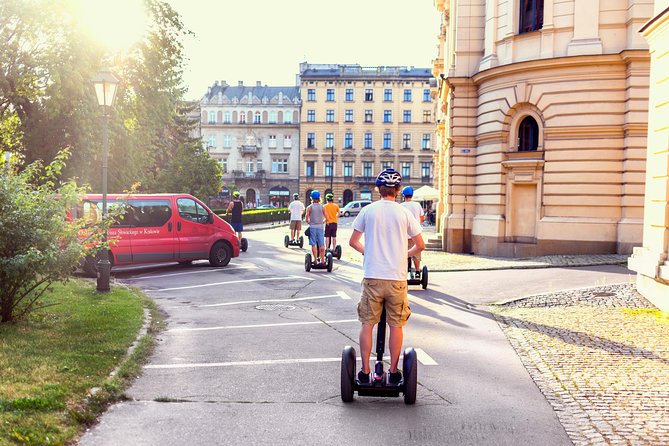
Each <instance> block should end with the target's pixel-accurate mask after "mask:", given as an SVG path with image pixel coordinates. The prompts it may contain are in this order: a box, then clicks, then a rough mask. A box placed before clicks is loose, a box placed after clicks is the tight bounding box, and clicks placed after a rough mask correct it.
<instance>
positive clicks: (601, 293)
mask: <svg viewBox="0 0 669 446" xmlns="http://www.w3.org/2000/svg"><path fill="white" fill-rule="evenodd" d="M592 295H593V296H594V297H614V296H615V295H616V293H611V292H608V291H598V292H596V293H592Z"/></svg>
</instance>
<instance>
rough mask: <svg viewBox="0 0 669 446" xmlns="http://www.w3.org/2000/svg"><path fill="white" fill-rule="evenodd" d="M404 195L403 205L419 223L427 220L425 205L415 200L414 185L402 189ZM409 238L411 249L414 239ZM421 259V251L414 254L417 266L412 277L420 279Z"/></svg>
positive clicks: (415, 265) (414, 261) (414, 263)
mask: <svg viewBox="0 0 669 446" xmlns="http://www.w3.org/2000/svg"><path fill="white" fill-rule="evenodd" d="M402 196H404V202H403V203H402V206H403V207H404V208H405V209H407V210H408V211H409V212H410V213H411V215H413V216H414V217H415V218H416V221H418V224H422V223H423V222H424V221H425V213H424V212H423V207H422V206H421V205H420V203H418V202H417V201H413V187H411V186H405V187H404V188H403V189H402ZM408 239H409V249H411V248H412V247H413V245H414V241H413V240H411V237H408ZM420 261H421V255H420V252H418V254H416V255H415V256H413V265H414V267H415V268H416V272H415V273H414V276H413V277H411V278H412V279H420Z"/></svg>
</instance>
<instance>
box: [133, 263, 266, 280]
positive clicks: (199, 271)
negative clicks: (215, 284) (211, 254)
mask: <svg viewBox="0 0 669 446" xmlns="http://www.w3.org/2000/svg"><path fill="white" fill-rule="evenodd" d="M232 269H258V267H257V266H256V265H249V266H233V267H229V266H227V267H225V268H207V269H198V270H197V271H184V272H181V273H171V274H160V275H158V276H141V277H133V278H132V280H143V279H160V278H163V277H173V276H183V275H187V274H202V273H210V272H212V271H221V272H225V271H230V270H232Z"/></svg>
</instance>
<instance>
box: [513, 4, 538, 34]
mask: <svg viewBox="0 0 669 446" xmlns="http://www.w3.org/2000/svg"><path fill="white" fill-rule="evenodd" d="M543 25H544V1H543V0H520V31H519V33H520V34H523V33H530V32H532V31H537V30H539V29H541V28H542V27H543Z"/></svg>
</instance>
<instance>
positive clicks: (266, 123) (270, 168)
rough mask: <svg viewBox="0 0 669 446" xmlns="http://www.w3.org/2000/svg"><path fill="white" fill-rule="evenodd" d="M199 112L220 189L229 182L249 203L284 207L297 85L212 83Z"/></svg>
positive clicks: (294, 176) (295, 158) (290, 179)
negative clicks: (218, 172) (219, 174)
mask: <svg viewBox="0 0 669 446" xmlns="http://www.w3.org/2000/svg"><path fill="white" fill-rule="evenodd" d="M200 113H201V120H200V132H201V136H202V141H203V143H204V144H205V146H206V147H207V150H208V151H209V154H210V156H211V157H212V158H215V159H216V160H218V161H219V162H220V163H221V166H222V168H223V185H224V186H228V187H224V188H223V193H224V194H225V193H226V191H229V188H230V186H234V187H236V188H237V190H239V191H240V193H241V194H242V197H243V199H244V201H245V202H246V203H247V204H250V205H251V206H252V207H256V206H258V205H261V204H276V205H277V206H284V205H287V204H288V203H289V202H290V198H291V194H292V193H294V192H297V190H298V182H299V170H298V169H299V158H300V131H299V128H300V126H299V123H300V93H299V88H298V87H268V86H266V85H265V86H263V85H261V83H260V82H257V83H256V85H255V86H254V87H248V86H244V85H243V83H242V82H239V83H238V85H237V86H234V87H233V86H230V85H228V84H227V82H225V81H221V82H220V83H219V82H218V81H216V82H215V83H214V85H213V86H212V87H209V88H208V90H207V93H206V94H205V95H204V97H203V98H202V100H201V102H200ZM222 198H223V199H225V198H227V197H225V196H222Z"/></svg>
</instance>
